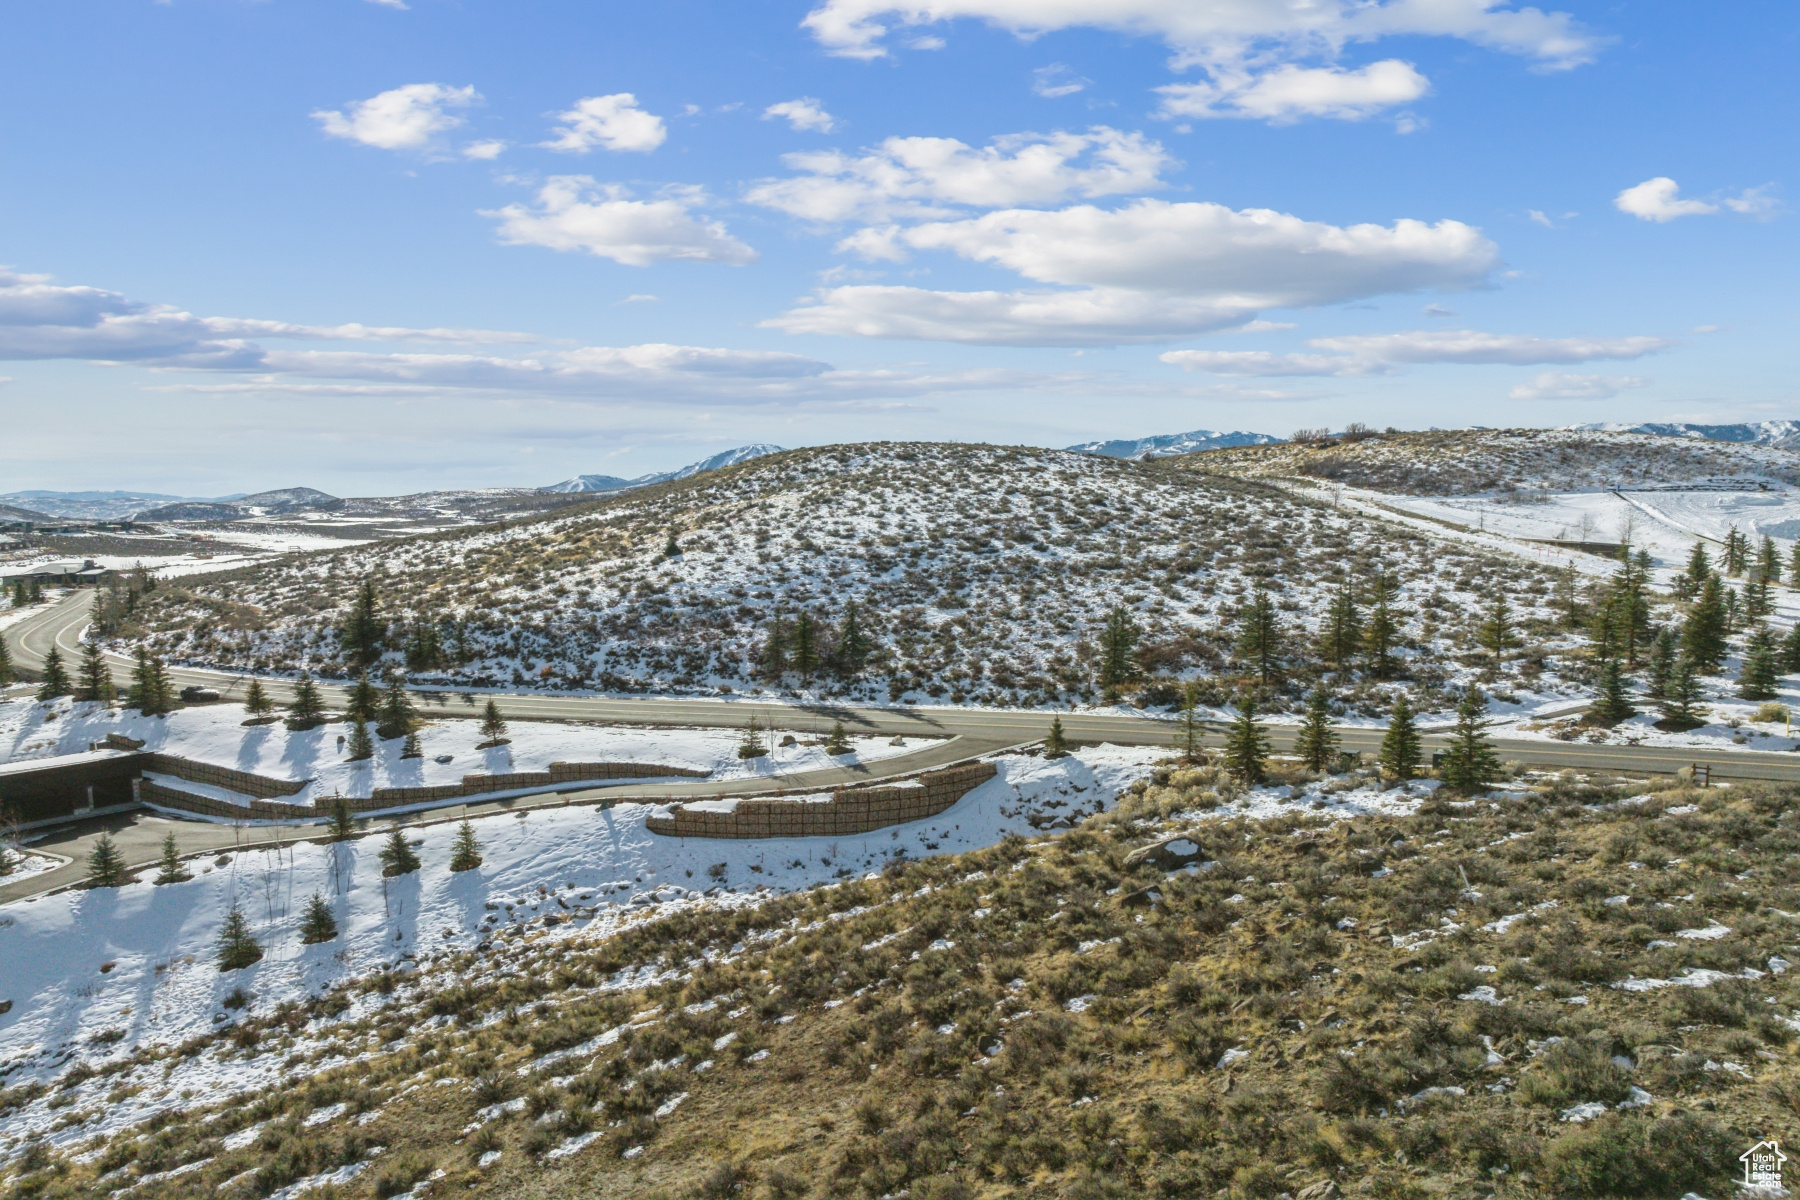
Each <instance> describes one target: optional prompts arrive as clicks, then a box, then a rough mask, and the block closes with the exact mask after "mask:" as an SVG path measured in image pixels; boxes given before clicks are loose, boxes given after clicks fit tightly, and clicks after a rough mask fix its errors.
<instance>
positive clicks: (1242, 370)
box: [1157, 350, 1393, 377]
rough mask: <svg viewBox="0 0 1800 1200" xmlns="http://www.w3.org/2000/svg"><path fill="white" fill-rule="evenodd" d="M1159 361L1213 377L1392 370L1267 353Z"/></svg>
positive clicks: (1201, 353)
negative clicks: (1203, 372)
mask: <svg viewBox="0 0 1800 1200" xmlns="http://www.w3.org/2000/svg"><path fill="white" fill-rule="evenodd" d="M1157 357H1158V358H1159V359H1160V360H1162V361H1163V362H1166V363H1171V364H1173V365H1175V366H1178V367H1180V368H1182V369H1183V370H1186V371H1205V372H1207V373H1208V374H1211V375H1254V376H1263V377H1267V376H1305V375H1316V376H1336V377H1344V376H1355V375H1389V374H1392V373H1393V368H1392V367H1390V366H1388V365H1387V364H1386V363H1381V362H1377V361H1374V360H1372V359H1363V358H1349V357H1344V356H1340V355H1332V354H1275V353H1272V352H1270V351H1268V350H1171V351H1169V352H1168V353H1166V354H1159V355H1157Z"/></svg>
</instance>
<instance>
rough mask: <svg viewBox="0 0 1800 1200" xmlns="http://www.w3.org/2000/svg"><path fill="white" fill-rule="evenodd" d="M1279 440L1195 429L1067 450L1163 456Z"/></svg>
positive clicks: (1266, 435) (1086, 452)
mask: <svg viewBox="0 0 1800 1200" xmlns="http://www.w3.org/2000/svg"><path fill="white" fill-rule="evenodd" d="M1279 441H1281V439H1280V438H1278V437H1272V436H1270V435H1269V434H1266V433H1244V432H1243V431H1241V430H1233V431H1232V432H1230V433H1218V432H1215V431H1214V430H1211V429H1195V430H1191V431H1190V432H1188V433H1159V434H1156V435H1155V436H1153V437H1143V438H1115V439H1114V440H1112V441H1110V442H1083V443H1081V445H1079V446H1069V447H1067V449H1069V450H1073V451H1075V453H1077V454H1099V455H1104V456H1105V457H1107V458H1167V457H1169V456H1171V455H1175V454H1196V453H1198V452H1200V451H1202V450H1218V449H1222V448H1224V447H1228V446H1266V445H1270V444H1272V443H1276V442H1279Z"/></svg>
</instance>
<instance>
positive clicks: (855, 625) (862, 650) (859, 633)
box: [837, 600, 869, 679]
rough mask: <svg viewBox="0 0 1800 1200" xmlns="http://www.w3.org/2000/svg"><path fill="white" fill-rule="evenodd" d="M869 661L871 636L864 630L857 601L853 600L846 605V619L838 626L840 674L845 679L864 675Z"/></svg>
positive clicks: (838, 664)
mask: <svg viewBox="0 0 1800 1200" xmlns="http://www.w3.org/2000/svg"><path fill="white" fill-rule="evenodd" d="M868 661H869V635H868V634H867V633H866V632H864V630H863V627H862V619H861V613H859V612H858V611H857V607H856V601H854V600H851V601H849V602H848V603H846V604H845V605H844V619H843V622H842V623H841V624H840V625H839V626H838V636H837V670H838V674H839V675H841V676H843V677H844V678H845V679H853V678H855V677H856V676H858V675H860V674H862V669H863V667H864V665H865V664H867V663H868Z"/></svg>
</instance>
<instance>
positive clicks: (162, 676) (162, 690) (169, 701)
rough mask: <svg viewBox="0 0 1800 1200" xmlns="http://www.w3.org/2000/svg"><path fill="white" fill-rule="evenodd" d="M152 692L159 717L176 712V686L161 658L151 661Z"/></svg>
mask: <svg viewBox="0 0 1800 1200" xmlns="http://www.w3.org/2000/svg"><path fill="white" fill-rule="evenodd" d="M150 691H151V694H152V695H153V696H154V697H155V698H156V713H157V715H158V716H161V715H162V714H164V713H168V712H173V711H175V684H174V681H173V680H171V679H170V678H169V668H168V667H167V666H166V665H164V663H163V660H162V659H160V658H154V657H153V658H151V660H150Z"/></svg>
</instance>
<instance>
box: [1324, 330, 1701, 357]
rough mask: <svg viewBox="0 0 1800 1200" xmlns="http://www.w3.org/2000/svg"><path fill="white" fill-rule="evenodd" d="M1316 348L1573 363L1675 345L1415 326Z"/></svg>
mask: <svg viewBox="0 0 1800 1200" xmlns="http://www.w3.org/2000/svg"><path fill="white" fill-rule="evenodd" d="M1307 345H1309V346H1314V347H1317V348H1318V349H1320V350H1331V351H1337V352H1339V353H1346V354H1353V355H1356V356H1358V357H1361V358H1373V359H1377V360H1379V361H1381V362H1389V363H1510V364H1513V365H1521V366H1522V365H1529V364H1532V363H1577V362H1591V361H1593V360H1595V359H1600V358H1642V357H1643V356H1644V355H1646V354H1651V353H1654V352H1655V351H1658V350H1662V349H1666V348H1667V347H1669V346H1672V345H1674V343H1673V342H1671V341H1670V340H1669V339H1668V338H1660V337H1615V338H1583V337H1572V338H1545V337H1532V336H1530V335H1527V334H1517V333H1478V332H1476V331H1475V330H1472V329H1458V330H1449V329H1446V330H1434V329H1416V330H1412V331H1409V332H1406V333H1377V334H1356V335H1353V336H1349V337H1324V338H1313V339H1312V340H1311V341H1309V342H1308V343H1307Z"/></svg>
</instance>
